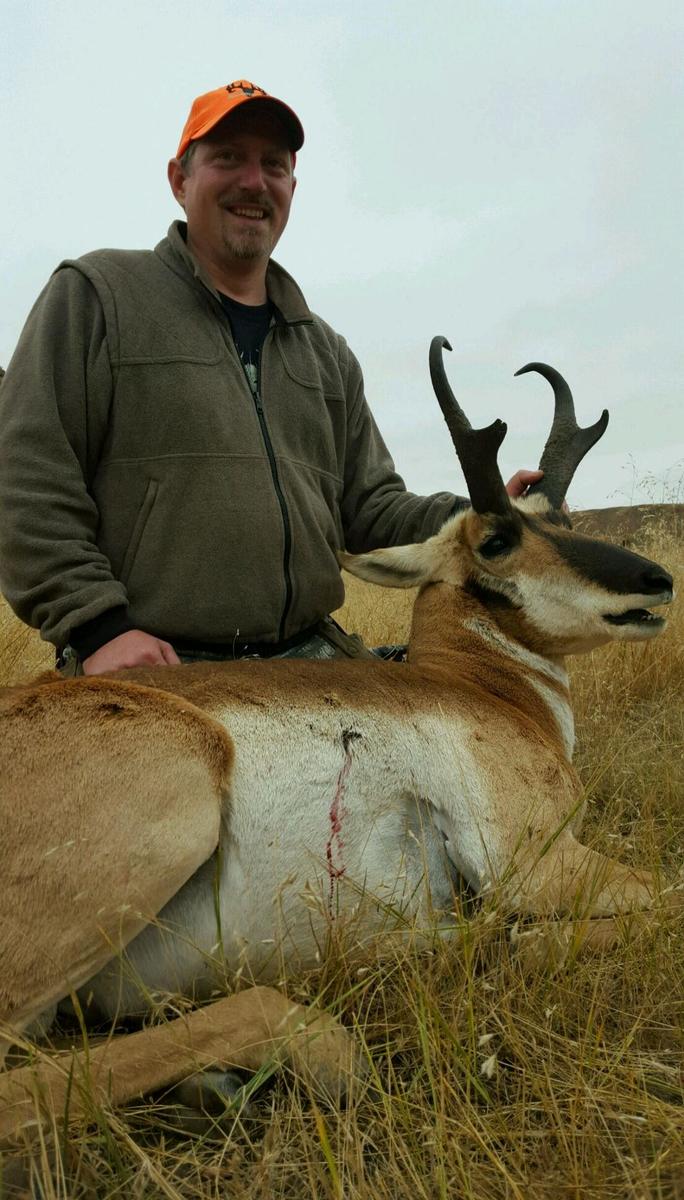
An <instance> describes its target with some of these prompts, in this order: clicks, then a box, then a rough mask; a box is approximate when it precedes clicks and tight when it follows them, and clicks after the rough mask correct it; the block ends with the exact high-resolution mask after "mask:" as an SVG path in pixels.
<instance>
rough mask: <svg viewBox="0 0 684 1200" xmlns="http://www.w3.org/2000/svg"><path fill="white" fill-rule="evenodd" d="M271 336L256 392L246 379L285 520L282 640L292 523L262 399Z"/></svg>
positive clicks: (287, 605)
mask: <svg viewBox="0 0 684 1200" xmlns="http://www.w3.org/2000/svg"><path fill="white" fill-rule="evenodd" d="M270 336H271V331H270V329H269V331H268V333H267V334H266V337H265V338H264V341H263V344H262V347H261V352H260V354H259V362H258V365H257V384H256V392H253V391H252V388H251V385H250V383H249V379H248V378H247V372H246V371H245V379H246V380H247V385H248V387H249V391H250V395H251V396H252V399H253V401H254V407H255V408H256V413H257V417H258V420H259V426H260V428H261V435H262V437H263V439H264V445H265V447H266V454H267V455H268V461H269V465H270V468H271V478H272V480H273V487H274V488H275V493H276V496H277V498H278V504H279V505H280V515H281V517H282V520H283V576H284V578H285V604H284V605H283V611H282V615H281V618H280V626H279V629H278V641H279V642H282V641H284V640H285V622H286V621H287V618H288V615H289V612H290V607H291V604H292V577H291V575H290V554H291V551H292V526H291V524H290V514H289V512H288V509H287V501H286V500H285V495H284V493H283V489H282V487H281V484H280V477H279V475H278V465H277V463H276V458H275V453H274V450H273V443H272V441H271V435H270V433H269V432H268V425H267V424H266V415H265V413H264V407H263V402H262V399H261V363H262V360H263V357H264V351H265V349H266V343H267V341H268V339H269V337H270ZM241 365H242V364H241ZM243 371H244V367H243Z"/></svg>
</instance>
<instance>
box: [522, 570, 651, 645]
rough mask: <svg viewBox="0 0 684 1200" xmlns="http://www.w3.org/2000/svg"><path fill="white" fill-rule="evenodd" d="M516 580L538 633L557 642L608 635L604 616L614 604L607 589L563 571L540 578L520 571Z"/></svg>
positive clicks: (614, 601)
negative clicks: (547, 635)
mask: <svg viewBox="0 0 684 1200" xmlns="http://www.w3.org/2000/svg"><path fill="white" fill-rule="evenodd" d="M517 583H518V587H519V589H520V592H521V595H522V604H523V608H524V611H525V616H526V618H527V620H528V621H529V622H530V623H531V624H532V625H533V626H534V628H535V629H537V630H539V632H540V633H546V634H550V635H551V636H552V637H553V638H557V639H559V640H560V641H565V640H574V639H577V638H586V639H591V637H592V635H593V636H594V637H595V636H596V635H597V634H599V633H600V635H601V636H602V637H606V638H607V637H608V636H609V634H608V629H607V626H606V623H605V621H604V620H603V617H604V615H605V614H606V613H608V612H610V611H611V603H612V604H613V605H615V603H616V597H615V595H612V594H611V593H610V592H607V591H605V590H604V589H603V588H600V587H597V586H596V585H592V584H590V583H588V582H587V580H583V579H578V578H575V577H573V576H572V575H570V574H569V573H567V572H564V571H559V572H558V573H557V575H555V576H554V575H552V574H551V573H549V574H546V575H544V576H543V577H540V576H538V575H525V574H522V573H521V574H520V575H518V577H517ZM625 607H626V608H628V607H630V606H629V605H625Z"/></svg>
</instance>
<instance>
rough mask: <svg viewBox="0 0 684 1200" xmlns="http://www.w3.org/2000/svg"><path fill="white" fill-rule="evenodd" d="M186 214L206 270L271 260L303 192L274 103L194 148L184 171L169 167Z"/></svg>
mask: <svg viewBox="0 0 684 1200" xmlns="http://www.w3.org/2000/svg"><path fill="white" fill-rule="evenodd" d="M169 182H170V183H171V188H172V190H173V194H174V196H175V197H176V199H177V200H178V202H179V204H181V205H182V207H183V208H184V209H185V214H186V217H187V222H188V245H189V247H190V249H191V250H192V251H193V252H194V254H195V255H196V257H197V258H198V259H199V261H200V263H202V265H203V266H205V267H208V268H209V269H210V270H211V268H212V266H213V267H219V268H223V269H225V268H226V267H229V266H230V264H231V263H236V262H238V261H242V262H245V261H246V260H252V261H254V260H263V262H264V265H265V263H266V261H267V260H268V258H269V256H270V254H271V252H272V250H273V247H274V246H275V245H276V243H277V241H278V239H279V237H280V235H281V233H282V232H283V230H284V228H285V226H286V224H287V219H288V216H289V215H290V205H291V203H292V195H293V192H294V189H295V183H296V180H295V179H294V176H293V174H292V154H291V152H290V149H289V146H288V142H287V137H286V133H285V130H284V128H283V126H282V124H281V122H280V121H279V120H278V118H277V116H276V115H275V114H273V113H271V112H269V111H268V109H267V108H266V105H265V104H264V105H262V104H261V103H259V104H253V105H252V104H245V105H243V106H241V107H240V109H238V111H237V112H235V113H231V114H230V116H228V117H226V118H225V119H224V120H223V121H220V122H219V124H218V125H217V126H216V127H215V128H214V129H212V130H211V132H210V133H209V134H207V136H206V137H204V138H201V139H200V140H198V141H197V142H196V143H194V144H192V146H191V156H190V161H189V163H187V168H186V169H185V170H184V169H183V167H182V166H181V165H180V163H179V161H178V160H177V159H172V160H171V163H170V164H169Z"/></svg>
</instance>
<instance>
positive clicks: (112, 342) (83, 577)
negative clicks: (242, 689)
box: [0, 222, 455, 652]
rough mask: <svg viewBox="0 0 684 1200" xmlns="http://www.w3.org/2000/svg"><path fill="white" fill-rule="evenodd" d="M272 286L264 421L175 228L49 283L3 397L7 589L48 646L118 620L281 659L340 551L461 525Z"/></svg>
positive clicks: (334, 585)
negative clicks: (409, 479)
mask: <svg viewBox="0 0 684 1200" xmlns="http://www.w3.org/2000/svg"><path fill="white" fill-rule="evenodd" d="M267 290H268V294H269V297H270V298H271V300H272V301H273V302H274V305H275V306H276V317H275V319H274V322H273V323H272V325H271V328H270V330H269V332H268V335H267V337H266V341H265V343H264V346H263V350H262V355H261V372H260V389H259V390H260V397H261V405H260V407H261V409H262V411H261V412H259V411H258V407H259V406H258V405H257V403H256V402H255V399H254V397H253V396H252V393H251V391H250V387H249V384H248V382H247V379H246V376H245V374H244V371H243V368H242V365H241V363H240V359H239V357H238V354H237V351H236V349H235V345H234V342H233V339H232V336H231V331H230V325H229V323H228V321H227V319H226V317H225V315H224V312H223V309H222V306H221V301H220V299H219V296H218V293H217V292H216V291H215V289H214V288H213V286H212V284H211V283H210V281H209V280H208V279H207V278H206V277H205V276H203V274H202V272H201V270H200V268H199V267H198V265H197V263H196V262H195V260H194V259H193V257H192V256H191V254H190V252H189V251H188V249H187V246H186V244H185V226H184V224H183V223H182V222H176V223H174V225H172V226H171V228H170V230H169V234H168V237H166V238H164V239H163V241H161V242H160V243H159V245H158V246H157V247H156V248H155V250H154V251H138V250H135V251H122V250H99V251H95V252H94V253H92V254H86V255H85V256H84V257H83V258H79V259H77V260H74V261H67V262H64V263H62V264H61V265H60V266H59V267H58V268H57V270H56V271H55V273H54V274H53V276H52V277H51V279H50V281H49V282H48V284H47V287H46V288H45V290H44V291H43V293H42V294H41V296H40V297H39V299H38V300H37V302H36V304H35V306H34V308H33V310H32V312H31V314H30V316H29V319H28V321H27V323H26V326H25V328H24V331H23V333H22V335H21V338H20V341H19V344H18V346H17V350H16V352H15V354H14V356H13V358H12V361H11V363H10V365H9V368H8V370H7V374H6V376H5V378H4V380H3V382H2V386H1V387H0V587H1V588H2V590H3V592H4V594H5V596H6V597H7V600H8V601H9V603H10V605H11V606H12V608H13V609H14V611H15V612H16V613H17V615H18V616H19V617H20V618H21V619H22V620H24V621H26V622H27V623H28V624H29V625H33V626H34V627H36V628H38V629H40V631H41V634H42V636H43V638H45V639H46V640H47V641H51V642H54V643H55V645H56V646H64V645H65V644H66V643H67V642H68V641H69V639H70V635H71V633H72V631H76V632H78V630H79V628H80V627H82V626H85V625H88V624H91V623H94V625H95V627H97V625H98V620H99V619H103V620H104V622H105V624H107V618H108V617H111V616H112V614H116V615H117V616H118V618H119V627H120V629H125V628H139V629H144V630H147V631H148V632H150V633H154V634H156V635H157V636H160V637H164V638H168V639H170V640H173V639H174V637H177V638H183V639H190V640H197V641H203V642H222V643H225V642H227V641H230V640H231V639H232V638H234V637H239V638H240V639H245V640H249V641H266V642H274V641H279V640H282V639H283V638H287V637H291V636H292V635H294V634H296V633H298V632H299V631H301V630H303V629H305V628H307V627H308V626H310V625H311V624H313V623H314V622H315V621H317V620H318V619H319V618H320V617H322V616H324V615H325V614H327V613H329V612H331V611H333V610H334V609H335V608H337V607H338V606H339V605H340V604H341V602H342V599H343V594H344V593H343V585H342V581H341V578H340V572H339V569H338V564H337V560H336V551H337V550H338V549H339V548H341V547H346V548H347V549H348V550H350V551H361V550H370V549H373V548H375V547H378V546H385V545H393V544H394V545H398V544H402V543H407V542H411V541H420V540H424V539H425V538H426V537H428V536H430V535H431V534H432V533H434V532H436V531H437V530H438V529H439V527H440V526H441V524H442V523H443V521H444V520H445V519H446V518H447V517H448V516H449V515H450V513H451V512H452V510H453V507H454V503H455V500H454V497H453V496H451V495H449V494H447V493H440V494H439V495H435V496H431V497H418V496H414V495H412V494H410V493H409V492H407V491H406V489H405V486H404V484H403V481H402V480H401V478H400V477H399V476H398V475H397V473H396V471H395V469H394V465H393V463H392V460H391V458H390V455H389V453H388V451H387V449H386V447H385V445H384V442H383V440H382V438H381V436H380V434H379V432H378V429H377V427H376V425H375V422H374V420H373V417H372V415H371V413H370V410H369V408H368V405H367V403H366V400H365V398H364V392H363V379H362V376H361V370H360V368H359V365H358V363H357V361H356V359H355V358H354V356H353V354H352V353H351V352H350V351H349V349H348V347H347V344H346V342H345V341H344V339H343V338H342V337H340V336H339V335H338V334H336V333H335V332H334V331H333V330H332V329H331V328H330V326H329V325H327V324H326V323H325V322H324V321H322V320H321V319H320V318H319V317H317V316H315V315H314V314H313V313H311V312H310V311H309V309H308V307H307V305H306V302H305V300H304V297H303V296H302V293H301V291H300V290H299V288H298V286H297V284H296V283H295V282H294V280H293V279H292V278H291V277H290V276H289V275H288V274H287V273H286V272H285V271H284V270H283V269H282V268H281V267H279V266H278V265H277V264H276V263H275V262H271V263H270V265H269V268H268V274H267ZM115 626H116V621H115V622H114V624H112V622H111V621H110V622H109V624H108V633H107V635H106V636H105V635H103V636H102V639H101V640H102V641H106V640H108V638H109V637H110V636H113V632H112V631H113V629H114V628H115ZM94 648H95V647H94V646H91V649H90V652H92V649H94Z"/></svg>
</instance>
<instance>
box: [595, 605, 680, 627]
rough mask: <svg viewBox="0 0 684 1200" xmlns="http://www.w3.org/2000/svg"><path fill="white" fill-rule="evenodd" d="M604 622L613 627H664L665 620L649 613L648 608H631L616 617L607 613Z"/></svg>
mask: <svg viewBox="0 0 684 1200" xmlns="http://www.w3.org/2000/svg"><path fill="white" fill-rule="evenodd" d="M603 619H604V621H608V622H609V624H611V625H656V626H658V625H664V624H665V618H664V617H659V616H658V614H657V613H654V612H649V610H648V609H647V608H630V609H628V610H627V612H624V613H619V614H617V615H614V614H612V613H607V614H606V615H605V616H604V618H603Z"/></svg>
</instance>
